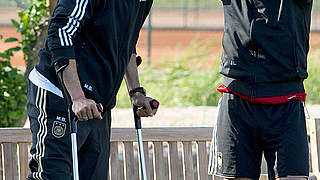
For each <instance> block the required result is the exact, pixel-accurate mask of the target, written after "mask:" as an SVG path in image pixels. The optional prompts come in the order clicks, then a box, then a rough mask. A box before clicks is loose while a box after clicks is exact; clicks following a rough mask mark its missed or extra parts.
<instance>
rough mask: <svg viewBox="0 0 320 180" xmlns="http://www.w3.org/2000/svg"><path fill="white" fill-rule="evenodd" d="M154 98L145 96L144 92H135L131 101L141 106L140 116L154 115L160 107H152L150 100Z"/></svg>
mask: <svg viewBox="0 0 320 180" xmlns="http://www.w3.org/2000/svg"><path fill="white" fill-rule="evenodd" d="M152 100H154V99H153V98H151V97H148V96H145V95H144V94H142V93H139V92H137V93H135V94H134V96H132V98H131V101H132V103H133V105H134V106H137V107H141V108H138V110H137V112H136V113H137V115H138V116H139V117H152V116H154V115H155V114H156V113H157V110H158V107H156V108H154V109H152V108H151V105H150V102H151V101H152Z"/></svg>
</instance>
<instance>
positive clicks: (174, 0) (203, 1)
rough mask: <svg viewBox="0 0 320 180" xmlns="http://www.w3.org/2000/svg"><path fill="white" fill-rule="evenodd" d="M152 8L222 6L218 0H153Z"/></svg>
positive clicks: (214, 7) (207, 7)
mask: <svg viewBox="0 0 320 180" xmlns="http://www.w3.org/2000/svg"><path fill="white" fill-rule="evenodd" d="M153 2H154V3H153V7H154V8H190V9H192V8H206V9H210V8H212V9H217V8H222V2H221V1H219V0H154V1H153Z"/></svg>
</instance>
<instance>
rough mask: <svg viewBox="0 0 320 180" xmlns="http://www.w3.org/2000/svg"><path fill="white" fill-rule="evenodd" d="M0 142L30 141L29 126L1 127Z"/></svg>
mask: <svg viewBox="0 0 320 180" xmlns="http://www.w3.org/2000/svg"><path fill="white" fill-rule="evenodd" d="M0 137H1V138H0V143H1V144H2V143H19V142H24V143H30V142H31V141H32V137H31V131H30V129H28V128H0Z"/></svg>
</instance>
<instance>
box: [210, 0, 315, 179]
mask: <svg viewBox="0 0 320 180" xmlns="http://www.w3.org/2000/svg"><path fill="white" fill-rule="evenodd" d="M222 2H223V6H224V16H225V28H224V37H223V53H222V66H221V71H220V72H221V74H223V75H224V82H223V85H221V86H219V87H218V91H220V92H221V93H222V94H223V95H222V98H221V100H220V102H219V111H218V112H219V113H218V117H217V122H216V126H215V128H214V131H213V140H212V146H211V151H210V159H209V161H210V162H209V174H212V175H216V176H222V177H224V178H226V179H231V178H237V179H254V180H256V179H259V176H260V167H261V159H262V154H264V156H265V159H266V161H267V165H268V175H269V179H270V180H272V179H275V178H281V179H291V178H293V179H306V178H308V175H309V160H308V159H309V158H308V155H309V154H308V141H307V133H306V125H305V115H304V104H303V103H304V101H305V98H306V94H305V90H304V86H303V80H304V79H306V78H307V76H308V74H307V54H308V51H309V32H310V19H311V9H312V0H267V1H266V0H247V1H244V0H222Z"/></svg>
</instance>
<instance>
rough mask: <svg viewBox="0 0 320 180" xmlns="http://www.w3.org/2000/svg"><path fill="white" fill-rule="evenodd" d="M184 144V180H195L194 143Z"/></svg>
mask: <svg viewBox="0 0 320 180" xmlns="http://www.w3.org/2000/svg"><path fill="white" fill-rule="evenodd" d="M182 143H183V160H184V162H183V165H184V166H183V167H184V179H185V180H193V179H194V174H193V173H194V168H193V160H192V142H190V141H187V142H185V141H184V142H182Z"/></svg>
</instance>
